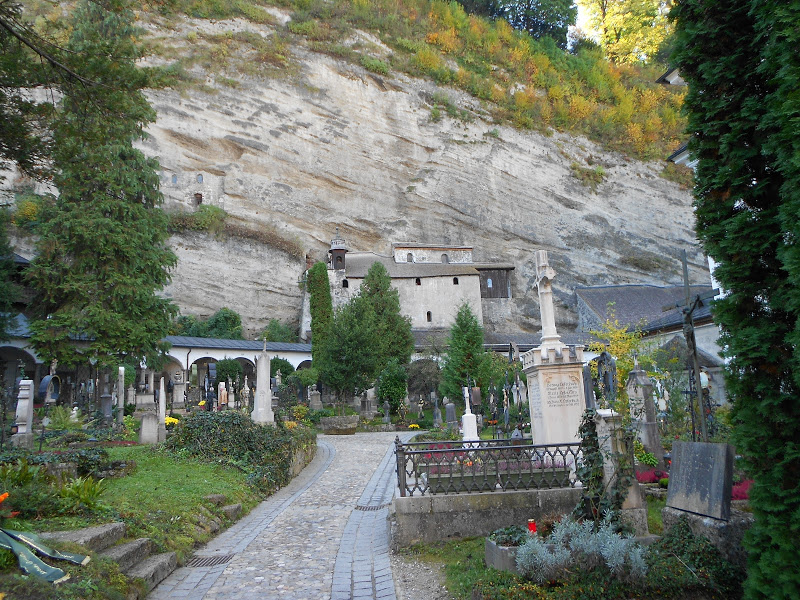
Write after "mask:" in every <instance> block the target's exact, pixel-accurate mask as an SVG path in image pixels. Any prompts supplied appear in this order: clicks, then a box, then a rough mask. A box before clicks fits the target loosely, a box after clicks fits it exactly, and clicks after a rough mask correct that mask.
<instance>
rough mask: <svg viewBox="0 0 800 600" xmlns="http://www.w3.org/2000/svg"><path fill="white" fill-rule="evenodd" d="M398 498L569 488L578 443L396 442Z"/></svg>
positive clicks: (579, 455)
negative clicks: (415, 495) (416, 494)
mask: <svg viewBox="0 0 800 600" xmlns="http://www.w3.org/2000/svg"><path fill="white" fill-rule="evenodd" d="M395 456H396V458H397V482H398V485H399V487H400V495H401V496H413V495H414V494H415V493H418V494H420V495H425V494H459V493H467V492H495V491H505V490H530V489H551V488H564V487H572V486H574V485H575V481H576V479H575V467H576V465H577V464H578V463H579V461H580V460H581V450H580V444H557V445H538V446H536V445H532V444H527V445H526V444H515V443H512V441H511V440H476V441H474V442H461V441H443V442H410V443H406V444H404V443H402V442H401V441H400V438H399V437H398V438H396V439H395Z"/></svg>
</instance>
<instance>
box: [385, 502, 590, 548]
mask: <svg viewBox="0 0 800 600" xmlns="http://www.w3.org/2000/svg"><path fill="white" fill-rule="evenodd" d="M580 495H581V490H580V489H576V488H564V489H554V490H521V491H508V492H492V493H486V494H450V495H433V496H406V497H398V498H395V499H394V502H393V503H392V507H393V526H392V545H393V547H395V548H402V547H406V546H410V545H412V544H416V543H418V542H426V543H427V542H437V541H442V540H448V539H451V538H462V537H474V536H480V535H489V534H490V533H491V532H492V531H494V530H495V529H499V528H501V527H508V526H510V525H522V524H525V523H527V522H528V519H541V518H542V517H545V516H552V515H565V514H567V513H569V512H572V509H573V508H575V506H576V505H577V504H578V501H579V500H580Z"/></svg>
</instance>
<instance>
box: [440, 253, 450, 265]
mask: <svg viewBox="0 0 800 600" xmlns="http://www.w3.org/2000/svg"><path fill="white" fill-rule="evenodd" d="M442 262H443V263H449V262H450V259H449V258H448V257H447V254H442Z"/></svg>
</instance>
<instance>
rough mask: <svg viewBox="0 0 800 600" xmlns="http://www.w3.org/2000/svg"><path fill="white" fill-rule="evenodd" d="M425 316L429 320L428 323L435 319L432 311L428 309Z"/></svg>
mask: <svg viewBox="0 0 800 600" xmlns="http://www.w3.org/2000/svg"><path fill="white" fill-rule="evenodd" d="M425 318H426V319H427V320H428V323H430V322H431V321H433V316H432V315H431V311H428V312H427V313H425Z"/></svg>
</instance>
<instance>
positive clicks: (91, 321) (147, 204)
mask: <svg viewBox="0 0 800 600" xmlns="http://www.w3.org/2000/svg"><path fill="white" fill-rule="evenodd" d="M135 20H136V19H135V16H134V14H133V11H132V10H131V7H130V6H129V5H128V3H127V1H126V0H111V1H109V2H105V3H103V5H102V6H101V5H99V4H96V3H92V2H82V3H80V4H79V5H78V6H77V7H76V8H75V10H74V12H73V15H72V23H71V24H72V33H71V35H70V38H69V41H68V43H67V50H68V51H69V52H71V53H73V54H74V55H76V56H81V57H82V65H83V71H84V73H85V74H86V75H87V76H88V77H90V78H91V79H92V80H93V81H95V82H96V85H94V86H91V88H89V87H84V86H72V87H69V88H66V89H65V92H64V96H63V99H62V100H61V103H60V106H59V116H58V120H57V122H56V124H55V129H54V132H53V134H54V151H53V159H54V169H55V176H54V179H53V183H54V184H55V186H56V187H57V188H58V192H59V195H58V199H57V201H56V203H55V206H54V207H53V214H52V216H51V218H50V219H49V220H48V221H47V222H46V223H43V224H42V226H41V228H40V229H39V234H40V239H39V241H38V243H37V251H38V255H37V257H36V258H35V259H34V261H33V263H32V264H31V267H30V269H29V272H28V275H29V281H30V283H31V284H32V287H34V288H35V290H36V298H35V300H34V302H33V303H32V304H31V305H32V306H33V307H35V309H36V313H35V315H34V319H33V320H32V321H31V341H32V343H33V345H34V347H35V348H36V351H37V353H38V354H39V356H41V357H42V358H43V359H44V360H45V361H48V362H49V361H51V360H53V359H57V360H58V361H59V362H61V363H65V364H74V363H76V362H78V361H80V360H82V359H81V355H80V354H78V353H77V352H76V351H75V347H74V340H75V338H76V337H80V338H82V339H83V340H85V342H86V346H87V347H86V349H85V350H84V352H85V354H86V355H87V356H88V357H93V358H97V360H98V361H99V362H100V364H116V363H117V362H118V359H119V357H120V356H122V355H126V356H128V357H132V358H137V359H142V358H147V359H149V360H150V362H151V364H155V363H156V359H157V357H159V356H160V355H162V353H163V351H164V349H165V344H164V343H162V342H161V341H160V340H161V339H162V338H163V337H164V336H165V335H166V334H167V333H168V331H169V327H170V323H171V321H172V318H173V315H174V314H175V312H176V309H175V307H174V305H173V304H172V303H171V302H170V301H169V300H167V299H165V298H162V297H160V296H158V294H157V292H158V291H159V290H160V289H162V288H163V286H164V285H165V284H166V283H167V282H168V281H169V269H170V268H171V267H173V266H174V265H175V263H176V257H175V255H174V254H173V252H172V251H171V250H170V249H169V247H168V246H167V244H166V241H167V219H166V216H165V215H164V213H163V212H162V211H161V209H160V208H159V204H160V203H161V200H162V197H161V193H160V192H159V177H158V168H159V165H158V163H157V161H155V160H153V159H148V158H146V157H145V156H144V154H143V153H142V152H141V151H140V150H137V149H136V148H134V146H133V144H134V142H136V141H138V140H140V139H142V137H143V128H144V126H145V125H146V124H147V123H150V122H152V121H154V120H155V112H154V111H153V109H152V108H151V107H150V105H149V103H148V102H147V99H146V98H145V96H144V94H143V93H142V89H143V88H145V87H146V86H147V83H148V75H147V72H145V71H143V70H141V69H139V68H138V67H137V66H136V62H135V61H136V60H137V59H138V58H139V57H140V52H139V47H138V45H137V41H136V35H137V31H136V29H135V28H134V27H133V25H132V23H134V22H135Z"/></svg>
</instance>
